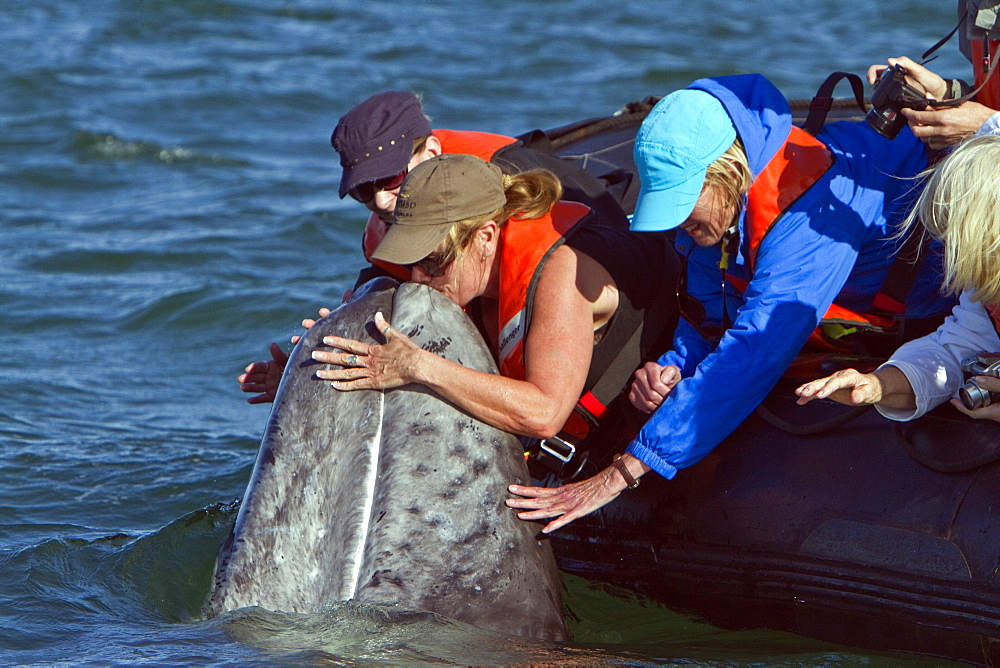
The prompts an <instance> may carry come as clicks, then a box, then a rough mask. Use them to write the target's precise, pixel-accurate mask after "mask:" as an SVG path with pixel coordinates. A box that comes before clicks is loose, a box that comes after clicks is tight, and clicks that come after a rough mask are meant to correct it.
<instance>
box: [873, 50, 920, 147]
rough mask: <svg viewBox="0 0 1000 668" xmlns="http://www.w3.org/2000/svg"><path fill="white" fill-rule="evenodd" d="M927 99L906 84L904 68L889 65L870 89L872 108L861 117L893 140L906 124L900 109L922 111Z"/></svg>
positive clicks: (878, 131)
mask: <svg viewBox="0 0 1000 668" xmlns="http://www.w3.org/2000/svg"><path fill="white" fill-rule="evenodd" d="M927 106H928V100H927V98H926V97H924V94H923V93H921V92H920V91H919V90H917V89H916V88H914V87H913V86H911V85H910V84H908V83H906V70H904V69H903V68H902V67H900V66H899V65H893V66H892V67H887V68H886V69H884V70H882V76H880V77H879V80H878V82H877V83H876V84H875V90H873V91H872V108H871V109H870V110H869V111H868V115H867V116H865V120H866V121H868V125H870V126H872V129H873V130H875V132H877V133H879V134H880V135H882V136H883V137H885V138H886V139H895V138H896V135H898V134H899V131H900V130H902V129H903V126H904V125H906V116H903V115H902V114H901V113H899V112H900V110H902V109H916V110H918V111H922V110H924V109H926V108H927Z"/></svg>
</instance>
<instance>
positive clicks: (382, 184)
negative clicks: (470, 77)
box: [347, 167, 410, 204]
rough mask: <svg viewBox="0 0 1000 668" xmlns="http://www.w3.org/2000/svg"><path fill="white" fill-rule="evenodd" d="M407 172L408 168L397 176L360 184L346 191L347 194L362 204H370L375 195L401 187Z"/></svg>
mask: <svg viewBox="0 0 1000 668" xmlns="http://www.w3.org/2000/svg"><path fill="white" fill-rule="evenodd" d="M409 171H410V168H409V167H407V168H406V169H404V170H403V171H401V172H400V173H399V174H395V175H393V176H386V177H385V178H382V179H375V180H374V181H368V182H367V183H362V184H360V185H357V186H354V187H353V188H351V189H350V190H348V191H347V194H348V195H350V196H351V197H352V198H354V199H356V200H357V201H359V202H361V203H362V204H370V203H371V202H372V201H374V200H375V195H377V194H378V193H380V192H382V191H383V190H395V189H396V188H398V187H399V186H401V185H403V180H404V179H405V178H406V174H407V172H409Z"/></svg>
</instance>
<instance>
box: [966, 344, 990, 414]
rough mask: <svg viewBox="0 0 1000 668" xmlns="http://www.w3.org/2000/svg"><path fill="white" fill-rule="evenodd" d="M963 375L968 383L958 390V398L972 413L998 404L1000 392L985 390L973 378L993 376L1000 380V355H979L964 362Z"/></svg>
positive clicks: (967, 358)
mask: <svg viewBox="0 0 1000 668" xmlns="http://www.w3.org/2000/svg"><path fill="white" fill-rule="evenodd" d="M962 373H964V374H965V378H966V381H967V382H966V383H965V385H963V386H962V387H960V388H958V398H959V399H961V400H962V405H964V406H965V407H966V408H968V409H969V410H970V411H971V410H973V409H976V408H983V407H984V406H989V405H990V404H993V403H996V401H997V400H998V399H1000V392H990V391H989V390H984V389H983V388H981V387H980V386H979V383H977V382H976V380H975V378H972V376H993V377H995V378H1000V354H988V353H979V354H978V355H973V356H971V357H966V358H965V359H964V360H962Z"/></svg>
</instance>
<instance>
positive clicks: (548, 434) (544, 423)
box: [518, 414, 568, 439]
mask: <svg viewBox="0 0 1000 668" xmlns="http://www.w3.org/2000/svg"><path fill="white" fill-rule="evenodd" d="M567 417H568V416H565V415H538V414H536V415H531V416H524V417H523V418H522V419H521V420H520V429H518V431H519V432H520V433H522V434H524V435H525V436H530V437H531V438H537V439H546V438H552V437H553V436H555V435H556V434H558V433H559V432H560V431H561V430H562V428H563V425H564V424H565V423H566V419H567Z"/></svg>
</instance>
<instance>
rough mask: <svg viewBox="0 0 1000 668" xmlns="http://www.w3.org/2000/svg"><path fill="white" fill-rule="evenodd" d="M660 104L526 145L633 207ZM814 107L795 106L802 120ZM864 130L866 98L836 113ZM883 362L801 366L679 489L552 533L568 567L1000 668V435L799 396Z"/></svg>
mask: <svg viewBox="0 0 1000 668" xmlns="http://www.w3.org/2000/svg"><path fill="white" fill-rule="evenodd" d="M653 102H655V98H650V99H647V100H644V101H643V102H640V103H634V104H631V105H628V106H626V107H625V108H624V109H623V110H622V111H621V112H620V113H619V114H618V115H615V116H613V117H609V118H599V119H591V120H587V121H582V122H580V123H575V124H572V125H568V126H564V127H562V128H557V129H555V130H550V131H546V132H538V131H536V133H533V135H531V136H526V139H527V140H530V141H534V142H536V143H540V144H541V145H544V146H547V147H548V148H549V149H550V150H552V151H554V152H555V153H556V154H558V155H560V156H561V157H563V158H566V159H569V160H572V161H575V162H576V164H578V165H579V166H582V167H583V168H584V169H586V170H587V171H589V172H590V173H592V174H594V175H595V176H598V177H602V178H604V179H605V181H607V182H608V183H609V187H612V188H615V187H617V188H620V192H619V193H618V196H619V197H620V198H621V199H622V201H625V202H626V207H627V206H628V205H629V203H631V204H634V193H636V192H637V190H638V184H637V183H630V180H631V179H632V177H631V176H630V175H631V174H632V173H633V172H632V171H631V170H633V169H634V164H633V163H632V140H633V138H634V136H635V133H636V130H637V128H638V126H639V124H640V123H641V121H642V119H643V118H644V117H645V115H646V113H648V110H649V108H650V107H651V105H652V103H653ZM807 108H808V102H806V103H804V104H803V103H798V104H793V110H794V111H795V113H796V114H797V117H798V121H799V122H801V121H802V120H803V117H804V114H805V111H806V110H807ZM854 117H857V118H860V112H859V110H858V109H857V107H855V106H854V105H853V100H851V101H847V102H844V103H841V104H838V105H834V109H833V111H832V112H831V114H830V120H834V119H836V120H840V119H844V118H854ZM630 193H632V194H631V198H632V199H631V200H630V199H629V198H630ZM874 364H877V360H871V359H857V358H851V357H848V356H844V355H839V354H833V353H830V354H812V355H803V356H801V357H800V359H799V361H798V362H797V363H796V364H795V365H793V367H792V368H791V369H790V370H789V372H788V374H786V378H785V379H784V380H783V381H782V382H781V383H780V384H779V385H778V386H777V387H776V388H775V389H774V391H773V392H772V394H771V395H770V397H769V398H768V399H767V400H766V401H765V402H764V404H763V405H762V406H761V408H760V409H758V411H757V413H755V414H754V415H752V416H751V417H750V418H749V419H748V420H747V421H746V422H745V423H744V424H743V425H742V426H741V427H740V428H739V429H738V430H737V431H736V432H734V433H733V434H732V435H731V436H730V437H729V438H728V439H727V440H726V441H725V442H724V443H722V444H721V445H720V446H719V447H718V448H716V449H715V450H714V451H713V452H712V453H711V454H710V455H709V456H708V457H707V458H706V459H705V460H703V461H701V462H699V463H698V464H696V465H695V466H693V467H691V468H689V469H685V470H682V471H681V472H680V473H679V474H678V475H677V477H676V478H675V479H674V480H672V481H667V480H665V479H663V478H660V477H659V476H656V475H647V476H645V477H644V478H643V479H642V484H641V485H640V486H639V487H638V488H637V489H634V490H626V491H625V492H623V493H622V494H621V495H620V496H619V497H618V499H616V500H615V501H614V502H613V503H611V504H609V505H608V506H606V507H605V508H603V509H602V510H600V511H599V512H597V513H594V514H592V515H590V516H588V517H586V518H583V519H579V520H577V521H575V522H574V523H572V524H570V525H568V526H567V527H564V528H562V529H560V530H558V531H557V532H555V533H554V534H553V535H552V542H553V547H554V548H555V550H556V555H557V558H558V560H559V564H560V567H561V568H562V569H563V570H565V571H567V572H570V573H573V574H577V575H582V576H585V577H588V578H593V579H601V580H605V581H608V582H611V583H614V584H617V585H623V586H627V587H630V588H633V589H635V590H636V591H637V592H639V593H642V594H645V595H647V596H650V597H652V598H655V599H658V600H662V601H664V602H665V603H667V604H668V605H670V606H671V607H673V608H674V609H677V610H682V611H688V612H692V613H695V614H697V615H700V616H702V617H704V618H706V619H708V620H709V621H711V622H712V623H714V624H716V625H719V626H722V627H725V628H760V627H767V628H775V629H782V630H787V631H791V632H794V633H798V634H802V635H806V636H810V637H814V638H820V639H824V640H829V641H832V642H836V643H840V644H844V645H850V646H855V647H862V648H869V649H876V650H892V651H901V652H910V653H915V654H922V655H932V656H939V657H944V658H948V659H952V660H958V661H966V662H971V663H978V664H987V665H991V664H1000V576H998V569H1000V463H998V462H997V460H998V458H1000V425H997V424H994V423H989V424H983V423H981V422H976V421H974V420H971V419H969V418H966V417H965V416H963V415H962V414H960V413H958V411H955V410H954V409H952V408H951V407H950V406H944V407H942V408H939V409H937V410H936V411H934V412H932V413H930V414H928V415H927V416H925V417H923V418H921V419H920V420H916V421H914V422H911V423H905V424H898V423H893V422H891V421H889V420H886V419H884V418H882V417H881V416H880V415H879V414H878V413H877V412H876V411H874V410H871V409H858V408H850V407H845V406H841V405H839V404H835V403H833V402H829V401H814V402H812V403H810V404H809V405H807V406H804V407H802V406H798V405H796V404H795V397H794V394H793V393H792V390H793V389H794V388H795V387H796V386H797V385H798V384H799V383H800V382H801V381H804V380H811V379H814V378H818V377H821V376H823V375H827V374H829V373H831V372H832V371H834V370H836V369H838V368H843V367H847V366H856V367H862V368H863V367H869V368H873V367H872V365H874ZM734 389H736V390H738V388H734ZM606 459H607V458H606V457H605V458H604V459H603V460H602V458H601V457H600V456H598V457H597V461H595V462H594V463H595V464H596V465H597V466H598V467H603V466H606V465H607V464H608V463H610V462H609V461H606Z"/></svg>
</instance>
